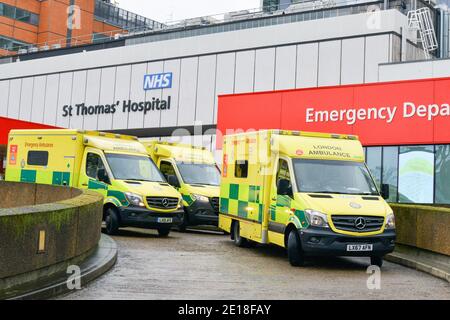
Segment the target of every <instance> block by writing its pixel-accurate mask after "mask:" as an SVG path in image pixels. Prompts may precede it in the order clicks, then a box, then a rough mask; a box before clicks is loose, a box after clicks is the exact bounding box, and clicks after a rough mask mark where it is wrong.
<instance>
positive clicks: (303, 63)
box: [296, 43, 319, 88]
mask: <svg viewBox="0 0 450 320" xmlns="http://www.w3.org/2000/svg"><path fill="white" fill-rule="evenodd" d="M318 65H319V44H318V43H307V44H301V45H299V46H298V48H297V76H296V78H297V84H296V87H297V88H308V87H317V77H318Z"/></svg>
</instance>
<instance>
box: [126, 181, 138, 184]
mask: <svg viewBox="0 0 450 320" xmlns="http://www.w3.org/2000/svg"><path fill="white" fill-rule="evenodd" d="M125 182H126V183H128V184H142V183H140V182H139V181H125Z"/></svg>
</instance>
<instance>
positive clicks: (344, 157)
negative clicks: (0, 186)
mask: <svg viewBox="0 0 450 320" xmlns="http://www.w3.org/2000/svg"><path fill="white" fill-rule="evenodd" d="M364 158H365V157H364V151H363V148H362V146H361V143H360V142H359V140H358V137H356V136H352V135H338V134H323V133H309V132H296V131H281V130H267V131H257V132H251V133H243V134H236V135H228V136H225V137H224V142H223V169H222V180H221V185H220V214H219V227H220V228H221V229H222V230H224V231H226V232H228V233H231V238H232V240H234V242H235V244H236V245H237V246H248V245H250V244H254V243H262V244H269V243H271V244H275V245H278V246H281V247H283V248H286V249H287V252H288V258H289V262H290V263H291V264H292V265H294V266H300V265H303V264H304V261H305V257H308V256H318V255H332V256H363V257H370V260H371V264H373V265H378V266H380V267H381V265H382V263H383V256H384V255H386V254H387V253H390V252H392V251H393V250H394V245H395V237H396V233H395V218H394V214H393V211H392V209H391V208H390V207H389V205H388V204H387V203H386V201H385V200H384V199H386V198H388V197H389V195H388V193H389V188H388V186H387V185H383V186H382V192H381V194H382V195H383V196H381V194H380V191H379V190H378V187H377V185H376V183H375V181H374V179H373V178H372V176H371V174H370V172H369V170H368V168H367V166H366V164H365V162H364V161H365V159H364Z"/></svg>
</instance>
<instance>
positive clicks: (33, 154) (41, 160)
mask: <svg viewBox="0 0 450 320" xmlns="http://www.w3.org/2000/svg"><path fill="white" fill-rule="evenodd" d="M48 159H49V152H48V151H45V150H29V151H28V153H27V165H29V166H33V167H46V166H48Z"/></svg>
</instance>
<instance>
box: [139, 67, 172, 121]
mask: <svg viewBox="0 0 450 320" xmlns="http://www.w3.org/2000/svg"><path fill="white" fill-rule="evenodd" d="M167 72H173V73H174V75H175V74H176V75H177V74H178V70H172V69H171V70H167ZM147 73H148V74H160V73H164V61H157V62H150V63H148V64H147ZM174 85H177V84H176V83H175V82H173V83H172V87H173V86H174ZM162 91H163V90H162V89H156V90H149V91H146V92H145V100H146V101H152V99H153V98H155V99H160V100H161V99H162ZM172 107H173V100H172ZM166 112H167V111H166ZM160 123H161V110H157V109H155V110H152V111H150V112H148V113H147V114H146V115H144V128H158V127H159V126H160Z"/></svg>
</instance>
